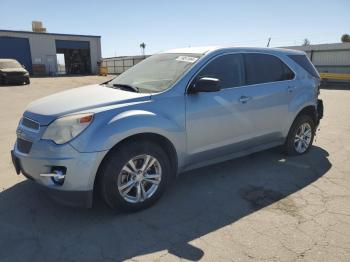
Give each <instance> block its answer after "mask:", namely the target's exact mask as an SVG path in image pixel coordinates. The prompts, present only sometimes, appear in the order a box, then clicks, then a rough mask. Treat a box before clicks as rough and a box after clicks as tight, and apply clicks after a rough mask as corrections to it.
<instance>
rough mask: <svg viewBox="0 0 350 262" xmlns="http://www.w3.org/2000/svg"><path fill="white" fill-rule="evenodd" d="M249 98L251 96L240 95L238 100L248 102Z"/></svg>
mask: <svg viewBox="0 0 350 262" xmlns="http://www.w3.org/2000/svg"><path fill="white" fill-rule="evenodd" d="M251 99H252V97H251V96H241V97H240V98H239V102H241V103H243V104H245V103H247V102H248V101H249V100H251Z"/></svg>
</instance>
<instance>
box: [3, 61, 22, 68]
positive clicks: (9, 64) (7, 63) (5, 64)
mask: <svg viewBox="0 0 350 262" xmlns="http://www.w3.org/2000/svg"><path fill="white" fill-rule="evenodd" d="M0 68H22V66H21V65H20V64H19V63H18V62H17V61H0Z"/></svg>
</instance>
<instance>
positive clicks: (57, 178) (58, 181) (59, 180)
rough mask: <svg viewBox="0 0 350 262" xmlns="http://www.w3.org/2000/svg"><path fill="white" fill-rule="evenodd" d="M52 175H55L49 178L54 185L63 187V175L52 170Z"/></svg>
mask: <svg viewBox="0 0 350 262" xmlns="http://www.w3.org/2000/svg"><path fill="white" fill-rule="evenodd" d="M53 173H54V174H55V175H54V176H52V177H51V180H52V181H53V182H54V183H55V184H56V185H60V186H61V185H63V183H64V178H65V174H63V172H62V171H61V170H54V171H53Z"/></svg>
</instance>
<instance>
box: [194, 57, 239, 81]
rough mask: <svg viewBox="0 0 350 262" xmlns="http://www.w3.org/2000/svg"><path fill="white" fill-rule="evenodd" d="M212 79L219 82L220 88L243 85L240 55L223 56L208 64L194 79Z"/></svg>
mask: <svg viewBox="0 0 350 262" xmlns="http://www.w3.org/2000/svg"><path fill="white" fill-rule="evenodd" d="M202 77H213V78H217V79H219V80H220V88H229V87H236V86H241V85H243V84H244V65H243V60H242V56H241V55H240V54H232V55H223V56H220V57H218V58H215V59H214V60H212V61H211V62H209V63H208V64H207V65H206V66H205V67H204V68H203V69H202V70H201V71H200V72H199V74H198V75H197V77H196V79H199V78H202Z"/></svg>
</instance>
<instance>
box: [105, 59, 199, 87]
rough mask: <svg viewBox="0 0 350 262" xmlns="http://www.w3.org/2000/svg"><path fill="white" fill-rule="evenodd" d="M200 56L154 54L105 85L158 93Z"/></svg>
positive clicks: (174, 80) (173, 81) (169, 85)
mask: <svg viewBox="0 0 350 262" xmlns="http://www.w3.org/2000/svg"><path fill="white" fill-rule="evenodd" d="M200 56H201V54H172V53H164V54H156V55H153V56H151V57H149V58H147V59H145V60H143V61H142V62H140V63H138V64H137V65H135V66H134V67H132V68H130V69H129V70H127V71H126V72H124V73H123V74H121V75H120V76H118V77H116V78H115V79H113V80H112V81H110V82H108V83H107V86H109V87H116V88H118V87H127V86H129V89H131V88H133V89H136V90H137V91H138V92H140V93H158V92H162V91H164V90H166V89H168V88H169V87H171V85H173V84H174V83H175V82H176V81H177V80H178V79H179V78H180V77H181V76H182V75H183V74H184V73H185V72H186V71H187V70H188V69H189V68H190V67H191V66H192V65H193V64H194V63H195V62H196V61H197V60H198V58H199V57H200Z"/></svg>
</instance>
